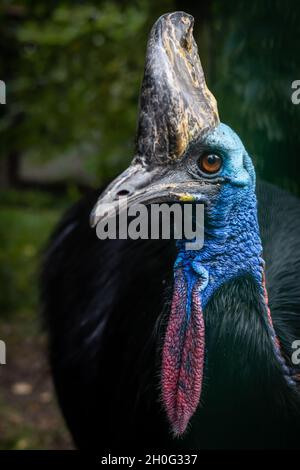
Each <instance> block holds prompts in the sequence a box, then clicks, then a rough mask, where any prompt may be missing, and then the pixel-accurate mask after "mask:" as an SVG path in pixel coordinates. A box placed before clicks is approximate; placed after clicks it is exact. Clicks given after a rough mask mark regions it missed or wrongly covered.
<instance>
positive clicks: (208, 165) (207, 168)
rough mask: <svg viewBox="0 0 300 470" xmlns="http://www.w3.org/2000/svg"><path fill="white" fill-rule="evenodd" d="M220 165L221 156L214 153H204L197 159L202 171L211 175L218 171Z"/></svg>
mask: <svg viewBox="0 0 300 470" xmlns="http://www.w3.org/2000/svg"><path fill="white" fill-rule="evenodd" d="M221 166H222V158H221V157H219V155H215V154H214V153H209V154H204V155H202V157H200V159H199V167H200V170H201V171H203V173H207V174H209V175H212V174H213V173H218V171H219V170H220V168H221Z"/></svg>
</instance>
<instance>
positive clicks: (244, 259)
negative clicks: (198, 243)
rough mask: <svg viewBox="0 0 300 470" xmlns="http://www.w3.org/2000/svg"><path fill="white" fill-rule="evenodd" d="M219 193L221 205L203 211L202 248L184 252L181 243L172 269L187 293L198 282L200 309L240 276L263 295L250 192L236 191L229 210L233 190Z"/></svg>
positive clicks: (253, 198)
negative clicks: (253, 282)
mask: <svg viewBox="0 0 300 470" xmlns="http://www.w3.org/2000/svg"><path fill="white" fill-rule="evenodd" d="M222 191H223V195H222V196H223V197H222V204H221V203H216V205H215V206H213V208H212V209H209V208H208V209H207V210H206V211H205V235H204V237H205V238H204V246H203V248H202V249H201V250H199V251H196V250H195V251H193V250H189V251H186V250H185V242H184V241H182V240H181V241H180V242H179V243H178V255H177V259H176V262H175V266H174V276H175V277H176V276H177V274H178V271H182V272H183V273H184V276H185V278H186V281H187V284H188V286H189V287H188V288H189V290H192V288H193V286H194V284H195V283H197V282H200V286H199V290H200V295H201V305H202V309H203V310H204V309H205V307H206V305H207V303H208V301H209V300H210V298H211V297H212V295H213V294H214V292H215V291H216V290H217V289H218V288H219V287H220V286H221V285H222V284H224V283H225V282H228V281H230V280H232V279H234V278H236V277H240V276H242V275H244V274H248V275H249V274H250V275H252V276H253V277H254V279H255V280H256V282H257V283H258V285H259V286H260V289H261V293H262V295H264V285H263V272H264V261H263V258H262V245H261V239H260V235H259V228H258V221H257V202H256V195H255V193H254V189H253V188H249V189H248V188H247V189H245V190H241V189H240V190H239V191H240V192H241V196H240V200H239V201H238V203H235V204H234V205H233V207H232V204H231V203H230V202H231V199H232V198H233V197H234V195H233V192H234V188H232V187H231V186H226V185H225V186H224V188H222Z"/></svg>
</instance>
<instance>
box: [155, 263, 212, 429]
mask: <svg viewBox="0 0 300 470" xmlns="http://www.w3.org/2000/svg"><path fill="white" fill-rule="evenodd" d="M199 286H200V283H199V284H197V283H196V284H195V285H194V286H193V288H192V292H191V305H190V315H189V316H188V315H187V301H188V293H187V283H186V280H185V277H184V274H183V272H182V271H180V272H177V274H176V279H175V285H174V291H173V299H172V306H171V314H170V317H169V322H168V326H167V331H166V336H165V342H164V347H163V354H162V398H163V402H164V405H165V408H166V412H167V416H168V419H169V421H170V423H171V426H172V430H173V432H174V434H175V435H181V434H183V433H184V431H185V430H186V427H187V425H188V423H189V420H190V418H191V416H192V415H193V414H194V412H195V411H196V409H197V406H198V404H199V401H200V395H201V388H202V379H203V367H204V344H205V343H204V319H203V314H202V310H201V303H200V289H199Z"/></svg>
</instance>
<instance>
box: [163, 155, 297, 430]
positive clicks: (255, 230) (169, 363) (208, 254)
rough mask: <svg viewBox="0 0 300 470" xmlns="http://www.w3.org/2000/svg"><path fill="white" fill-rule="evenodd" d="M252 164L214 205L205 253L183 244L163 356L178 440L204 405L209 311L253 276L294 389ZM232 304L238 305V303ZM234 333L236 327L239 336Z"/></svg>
mask: <svg viewBox="0 0 300 470" xmlns="http://www.w3.org/2000/svg"><path fill="white" fill-rule="evenodd" d="M248 158H249V157H248ZM249 161H250V159H249ZM249 161H248V162H247V164H248V165H249V168H248V173H247V175H248V180H246V179H245V181H241V179H239V180H238V181H237V180H236V181H232V180H230V179H228V180H227V181H225V182H224V183H223V184H222V186H221V188H220V190H219V193H218V194H216V195H215V200H212V201H209V202H208V204H207V206H206V208H205V220H204V224H205V237H204V245H203V248H202V249H201V250H199V251H196V250H194V251H193V250H186V247H185V241H184V240H180V241H179V242H178V243H177V248H178V255H177V258H176V261H175V265H174V285H173V298H172V305H171V312H170V315H169V320H168V326H167V329H166V335H165V340H164V348H163V354H162V399H163V402H164V405H165V409H166V413H167V416H168V419H169V422H170V424H171V428H172V431H173V434H174V435H175V436H178V435H182V434H183V433H184V432H185V431H186V429H187V426H188V424H189V421H190V418H191V417H192V415H193V414H194V413H195V411H196V409H197V407H198V405H199V402H200V397H201V389H202V382H203V373H204V372H203V371H204V367H205V352H206V349H205V308H206V306H207V304H208V302H209V301H210V299H212V297H213V296H214V294H215V293H216V291H217V290H218V289H219V288H220V287H221V286H223V285H225V284H226V283H228V282H230V281H232V280H234V279H238V278H241V277H243V276H247V277H249V276H250V277H251V278H253V279H254V281H255V283H256V284H257V287H258V289H257V292H258V295H259V297H260V298H261V305H262V309H261V310H262V311H261V312H260V314H261V316H262V317H263V319H264V320H263V322H264V324H265V328H266V329H267V331H268V332H269V337H270V339H271V341H270V347H271V349H273V351H274V354H275V356H276V360H277V362H278V363H279V364H280V366H279V367H281V369H282V373H283V375H284V376H285V377H286V380H287V382H288V383H289V385H293V380H292V378H291V377H290V375H289V370H288V368H287V366H286V364H285V362H284V359H283V357H282V355H281V351H280V345H279V342H278V340H277V338H276V335H275V331H274V329H273V325H272V319H271V315H270V311H269V308H268V305H267V293H266V288H265V282H264V261H263V258H262V244H261V239H260V234H259V227H258V220H257V201H256V195H255V175H254V170H253V167H252V163H251V162H250V163H249ZM249 175H250V180H249ZM231 301H232V303H233V305H234V302H235V299H234V298H232V299H231ZM216 314H217V312H216ZM241 314H242V313H241ZM234 328H235V325H232V329H233V332H234Z"/></svg>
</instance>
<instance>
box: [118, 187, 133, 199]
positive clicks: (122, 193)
mask: <svg viewBox="0 0 300 470" xmlns="http://www.w3.org/2000/svg"><path fill="white" fill-rule="evenodd" d="M129 195H130V191H129V189H124V188H123V189H120V190H119V191H118V192H117V197H124V196H129Z"/></svg>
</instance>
